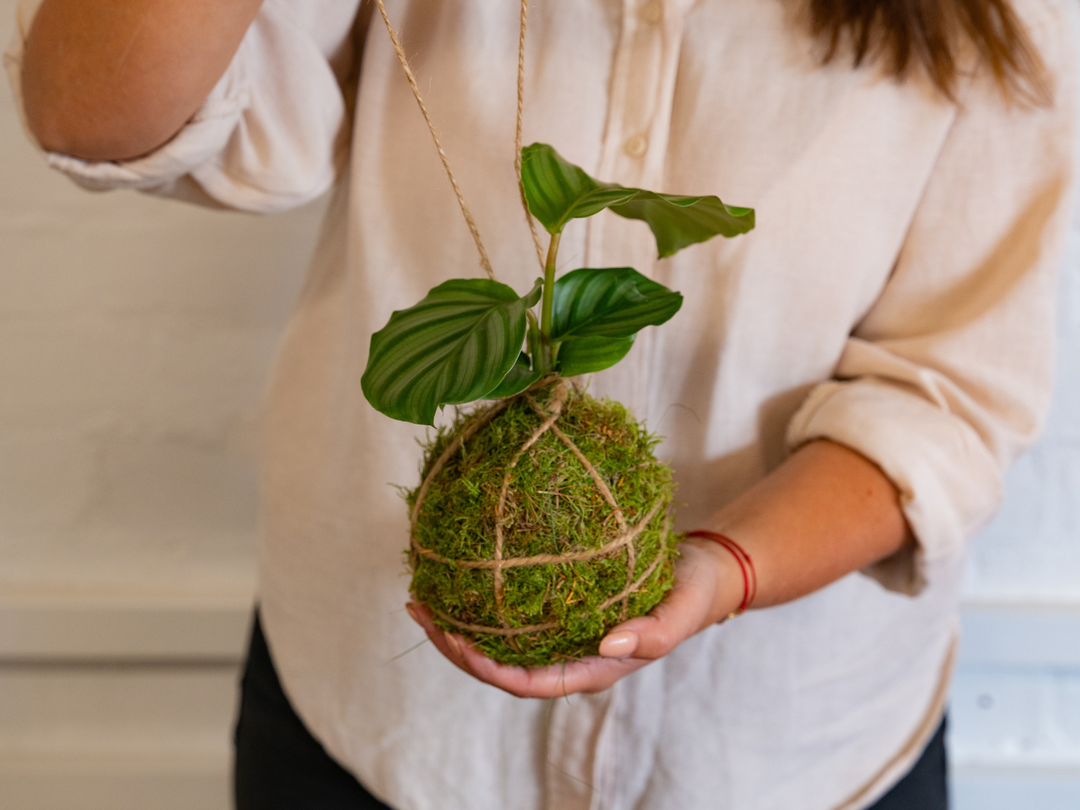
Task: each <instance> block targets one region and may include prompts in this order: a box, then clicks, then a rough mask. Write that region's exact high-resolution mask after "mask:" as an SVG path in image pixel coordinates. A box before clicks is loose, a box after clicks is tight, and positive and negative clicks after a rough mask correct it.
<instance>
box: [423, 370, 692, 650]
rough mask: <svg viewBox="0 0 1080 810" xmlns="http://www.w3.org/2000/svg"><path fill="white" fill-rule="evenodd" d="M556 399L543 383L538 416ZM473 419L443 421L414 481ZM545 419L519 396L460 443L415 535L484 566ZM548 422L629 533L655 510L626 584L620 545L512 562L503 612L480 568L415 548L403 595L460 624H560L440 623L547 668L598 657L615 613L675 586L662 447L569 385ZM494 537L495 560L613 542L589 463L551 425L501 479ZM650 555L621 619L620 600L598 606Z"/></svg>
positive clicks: (613, 521)
mask: <svg viewBox="0 0 1080 810" xmlns="http://www.w3.org/2000/svg"><path fill="white" fill-rule="evenodd" d="M553 392H554V386H553V385H550V384H549V385H548V386H547V387H545V388H541V389H539V390H535V391H533V392H532V396H533V397H534V398H535V399H534V401H535V402H537V403H539V404H540V405H541V407H543V408H547V407H549V403H550V402H551V400H552V397H553V395H554V394H553ZM474 418H475V416H474V414H462V415H459V417H458V419H457V420H456V422H455V423H454V425H453V426H452V427H450V428H449V429H444V430H440V431H439V432H438V434H437V435H436V436H435V437H434V439H433V440H432V441H431V442H430V443H429V444H428V445H427V446H426V447H425V458H424V463H423V469H422V476H421V480H423V479H424V478H426V477H427V475H428V473H429V472H430V470H431V469H432V466H433V465H434V463H435V460H436V459H437V458H439V456H440V455H441V454H442V453H443V451H444V450H445V449H446V448H447V447H448V446H449V445H450V444H451V443H452V442H453V441H454V439H455V437H456V436H457V435H458V434H459V433H460V431H461V430H462V429H464V428H466V426H467V425H468V424H469V423H470V420H472V419H474ZM542 421H543V420H542V418H541V416H540V415H539V414H538V413H537V412H536V410H535V409H534V408H533V406H532V405H531V404H530V403H529V401H528V399H527V398H526V397H525V396H518V397H515V398H513V399H512V400H510V401H509V403H508V404H507V405H506V407H505V408H504V409H503V410H502V411H501V412H500V413H499V414H498V415H497V416H495V417H494V418H493V419H491V421H489V422H488V423H487V424H486V425H484V426H483V427H482V428H481V429H480V430H479V431H478V432H477V433H476V434H475V435H474V436H472V437H471V438H469V439H467V440H466V441H465V442H464V443H463V445H462V447H461V448H460V449H459V450H458V451H456V452H455V453H453V454H452V455H451V456H450V458H449V459H448V461H447V462H446V465H445V466H444V468H443V469H442V470H441V471H440V472H439V473H438V474H437V475H436V476H435V477H434V478H433V480H432V482H431V484H430V486H429V489H428V491H427V493H426V494H425V496H424V498H423V502H422V504H421V508H420V510H419V513H418V516H417V522H416V530H415V537H414V541H415V542H416V543H418V544H419V545H420V546H421V547H422V548H424V549H427V550H430V551H432V552H435V553H436V554H438V555H441V556H442V557H445V558H448V559H450V560H456V561H469V560H471V561H482V560H491V559H492V557H493V555H494V550H495V521H496V512H497V506H498V502H499V493H500V490H501V488H502V485H503V479H504V477H505V475H506V470H507V468H508V467H509V465H510V464H511V462H512V460H513V458H514V456H515V455H516V454H517V453H518V451H519V450H520V449H521V447H522V446H523V445H524V444H525V443H526V442H527V441H528V440H529V438H530V436H532V435H533V434H534V432H535V431H536V429H537V428H538V426H539V425H540V424H541V423H542ZM556 424H557V426H558V427H559V429H560V430H561V431H562V432H563V433H564V434H565V435H566V436H567V437H568V438H569V439H570V440H571V441H572V442H573V443H574V444H575V445H576V446H577V447H578V448H579V449H580V450H581V451H582V453H583V454H584V455H585V456H586V457H587V458H588V459H589V460H590V461H591V462H592V464H593V465H594V467H595V468H596V470H597V471H598V472H599V474H600V476H601V477H602V479H603V480H604V481H605V483H606V484H607V486H608V488H609V490H610V492H611V493H612V495H613V496H614V498H615V500H616V502H617V503H618V504H619V506H620V507H621V509H622V512H623V515H624V516H625V521H626V523H627V524H628V525H629V526H635V525H637V524H638V523H639V522H641V521H643V520H644V519H645V518H646V516H647V515H648V514H649V512H650V511H651V510H654V509H655V512H654V515H653V517H652V518H651V519H650V520H649V521H648V523H647V525H646V527H645V528H644V529H643V530H642V531H641V532H640V533H639V534H638V535H637V536H636V538H635V539H634V541H633V546H634V550H635V554H634V556H635V557H636V559H635V561H634V566H633V575H632V576H629V575H628V574H629V572H628V563H629V556H628V554H627V550H626V548H625V547H624V548H619V549H616V550H614V551H612V552H609V553H608V554H605V555H602V556H598V557H593V558H591V559H587V560H578V561H573V562H565V561H562V562H557V563H542V564H537V565H530V566H522V567H515V568H508V569H505V571H504V578H505V579H504V597H503V604H502V611H501V613H502V616H501V618H500V612H499V610H497V607H496V604H495V596H494V593H495V592H494V584H493V582H494V577H493V573H492V571H491V570H490V569H477V568H465V567H461V566H460V565H455V564H453V563H447V562H440V561H437V560H432V559H430V558H429V557H427V556H425V555H422V554H419V553H417V552H416V551H415V550H413V551H412V552H411V553H410V563H411V565H412V569H413V580H412V592H413V594H414V595H415V597H416V598H417V599H418V600H419V601H421V602H423V603H424V604H426V605H428V606H429V607H431V608H433V609H434V610H435V611H437V612H441V613H443V614H445V615H447V616H450V617H452V618H453V619H455V620H456V621H458V622H463V623H466V624H470V625H478V626H484V627H492V628H500V627H510V628H520V627H528V626H532V625H540V624H549V623H553V622H554V623H557V624H558V626H557V627H554V628H552V629H547V630H542V631H539V632H529V633H524V634H520V635H513V636H505V635H496V634H491V633H483V632H470V631H462V630H461V629H460V628H459V627H456V626H454V625H453V624H452V623H450V622H448V621H445V620H441V619H439V620H437V622H436V623H437V624H440V626H442V627H444V628H445V629H447V630H452V631H454V632H463V634H464V635H466V636H469V637H471V638H473V639H474V640H475V642H476V644H477V645H478V646H479V647H480V648H481V649H482V650H483V651H484V652H485V653H486V654H487V655H489V656H491V657H492V658H494V659H495V660H497V661H501V662H503V663H507V664H514V665H519V666H544V665H547V664H551V663H556V662H559V661H564V660H567V659H573V658H580V657H582V656H586V655H595V654H596V652H597V647H598V644H599V641H600V639H601V638H602V637H603V635H604V633H605V632H606V631H607V629H609V628H610V627H612V626H614V625H616V624H618V623H619V622H620V621H622V620H623V619H624V618H629V617H633V616H637V615H641V614H643V613H647V612H648V611H649V610H651V609H652V608H653V606H655V605H656V604H657V603H658V602H659V601H660V599H661V598H662V597H663V595H664V594H665V593H666V592H667V591H668V590H669V589H670V587H671V584H672V579H673V577H672V568H673V563H674V557H675V551H674V543H675V538H674V536H673V535H672V534H671V533H670V532H668V531H667V516H666V512H667V509H668V506H669V505H670V503H671V499H672V483H671V471H670V469H669V468H668V467H667V466H666V465H664V464H661V463H660V462H658V461H657V460H656V458H655V456H654V455H653V449H654V448H655V446H656V445H657V443H658V442H659V439H658V438H657V437H656V436H653V435H651V434H649V433H648V432H647V431H646V430H645V429H644V428H643V427H642V426H641V425H639V424H638V423H637V422H636V421H635V420H634V419H633V417H632V416H631V415H630V414H629V412H628V411H627V410H626V409H625V408H624V407H623V406H622V405H619V404H618V403H615V402H611V401H609V400H597V399H594V398H592V397H590V396H588V395H587V394H582V393H578V392H576V391H573V390H570V391H569V393H568V398H567V401H566V404H565V406H564V407H563V411H562V415H561V417H560V418H559V420H558V422H557V423H556ZM419 492H420V488H419V487H418V488H417V489H416V490H413V491H412V492H410V493H408V495H407V500H408V503H409V508H410V511H411V510H412V509H413V507H414V506H415V504H416V500H417V497H418V494H419ZM503 530H504V550H503V558H504V559H509V558H520V557H533V556H536V555H544V554H554V555H568V554H574V553H582V552H588V551H590V550H595V549H599V548H601V547H602V546H604V545H605V544H608V543H612V542H613V541H615V540H617V539H618V538H619V537H620V536H622V534H623V532H622V530H621V529H620V526H619V523H618V521H617V518H616V515H615V511H614V510H613V509H612V507H611V506H610V504H609V503H608V502H607V501H606V500H605V498H604V497H603V495H602V494H601V491H600V488H599V487H598V486H597V484H596V483H595V481H594V480H593V479H592V477H591V476H590V474H589V472H588V470H587V469H586V467H585V465H584V464H582V462H581V461H580V460H579V459H578V458H576V457H575V455H574V454H573V453H572V452H571V451H570V450H569V449H568V448H567V447H566V445H565V444H564V443H563V442H562V441H560V440H559V439H558V438H557V437H556V435H555V434H554V433H553V432H551V431H548V432H546V433H544V434H543V435H542V436H541V437H540V439H539V440H538V441H536V443H535V444H534V445H533V446H532V447H531V448H529V450H528V451H526V452H525V453H524V454H523V455H522V456H521V458H520V460H519V461H518V463H517V465H516V467H515V468H514V469H513V470H512V472H511V479H510V486H509V489H508V493H507V498H506V505H505V508H504V511H503ZM658 555H661V559H660V560H659V564H658V565H657V566H656V567H655V569H654V571H653V572H652V573H651V574H650V575H649V576H648V577H647V578H646V579H645V580H644V581H643V582H642V583H641V584H640V585H639V586H638V587H637V588H636V589H634V590H633V591H632V592H631V593H630V594H629V597H628V599H627V605H626V607H627V610H626V613H625V614H624V605H623V601H622V600H621V599H619V600H617V601H615V602H614V603H613V604H611V605H609V606H608V607H606V608H604V607H603V604H604V603H605V601H611V600H612V598H613V597H617V596H618V595H619V594H622V593H623V592H624V591H625V589H626V588H627V583H628V582H633V581H637V580H638V579H640V578H641V577H642V576H643V575H644V574H645V572H646V571H647V570H648V569H649V567H650V566H651V565H652V564H653V563H654V561H657V557H658Z"/></svg>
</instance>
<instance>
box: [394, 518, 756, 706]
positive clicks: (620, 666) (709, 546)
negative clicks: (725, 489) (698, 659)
mask: <svg viewBox="0 0 1080 810" xmlns="http://www.w3.org/2000/svg"><path fill="white" fill-rule="evenodd" d="M680 549H681V551H682V557H681V558H680V559H679V561H678V563H676V569H675V572H676V580H675V586H674V587H673V588H672V589H671V592H670V593H668V595H667V597H666V598H665V599H664V601H663V602H661V603H660V604H659V605H657V606H656V607H655V608H654V609H653V611H652V612H651V613H649V614H648V615H647V616H639V617H638V618H636V619H631V620H630V621H627V622H623V623H622V624H620V625H618V626H617V627H614V628H612V629H611V631H610V632H609V633H608V634H607V635H606V636H605V637H604V639H603V641H601V642H600V655H598V656H592V657H589V658H584V659H582V660H580V661H571V662H568V663H566V664H554V665H552V666H549V667H536V668H530V669H527V668H525V667H511V666H506V665H504V664H499V663H496V662H495V661H493V660H491V659H490V658H488V657H487V656H486V655H484V654H483V653H482V652H480V651H479V650H477V649H476V648H474V647H473V646H472V644H470V643H469V642H468V641H467V640H466V639H464V638H462V637H461V636H459V635H457V634H456V633H447V632H445V631H443V630H440V629H439V628H437V627H436V626H435V625H434V623H433V622H432V621H431V614H430V612H428V610H427V608H425V607H424V606H423V605H419V604H416V603H410V604H409V605H408V610H409V615H410V616H412V617H413V618H414V619H415V620H416V621H417V622H418V623H419V624H420V625H421V626H422V627H423V628H424V631H425V632H426V633H427V635H428V638H430V639H431V641H432V643H433V644H434V645H435V646H436V647H438V648H439V651H440V652H441V653H442V654H443V655H445V656H446V657H447V658H449V659H450V661H452V662H453V663H454V665H455V666H457V667H458V668H460V669H462V670H464V671H465V672H468V673H469V674H470V675H472V676H474V677H476V678H479V679H480V680H482V681H484V682H485V683H489V684H491V685H492V686H497V687H499V688H500V689H503V690H505V691H507V692H509V693H510V694H512V695H516V696H517V697H536V698H552V697H561V696H563V695H571V694H574V693H575V692H601V691H603V690H604V689H607V688H608V687H610V686H612V685H613V684H614V683H615V682H616V681H617V680H619V679H620V678H622V677H624V676H626V675H629V674H630V673H631V672H635V671H636V670H639V669H641V668H642V667H643V666H645V665H646V664H648V663H650V662H651V661H655V660H656V659H657V658H661V657H663V656H665V655H667V654H668V653H669V652H671V651H672V650H674V649H675V648H676V647H677V646H678V645H679V644H681V643H682V642H683V641H685V640H686V639H688V638H690V636H692V635H694V634H695V633H697V632H698V631H700V630H703V629H704V628H706V627H708V626H709V625H710V624H713V623H715V622H717V621H719V620H720V619H721V618H723V617H724V616H727V615H728V614H730V613H731V612H732V611H734V610H735V608H737V607H738V605H739V604H740V602H741V601H742V598H743V593H742V590H743V584H742V574H741V572H740V571H739V569H738V568H737V567H735V568H733V567H732V566H733V565H734V561H733V560H731V559H725V555H727V552H726V551H724V550H723V549H722V548H720V547H719V546H717V545H716V544H715V543H712V542H711V541H708V540H699V539H697V538H691V539H690V540H688V541H687V542H685V543H683V544H682V546H681V547H680Z"/></svg>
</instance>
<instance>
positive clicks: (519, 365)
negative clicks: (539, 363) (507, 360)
mask: <svg viewBox="0 0 1080 810" xmlns="http://www.w3.org/2000/svg"><path fill="white" fill-rule="evenodd" d="M539 379H540V369H538V368H536V369H534V368H532V365H531V362H530V360H529V355H527V354H525V352H522V353H521V354H519V355H518V359H517V362H516V363H514V367H513V368H512V369H510V371H509V372H508V373H507V375H506V376H505V377H503V379H502V382H501V383H499V384H498V385H497V386H496V387H495V390H493V391H489V392H488V393H487V398H488V399H503V398H505V397H512V396H514V394H520V393H521V392H522V391H524V390H525V389H526V388H528V387H529V386H530V385H532V384H533V383H534V382H536V381H537V380H539Z"/></svg>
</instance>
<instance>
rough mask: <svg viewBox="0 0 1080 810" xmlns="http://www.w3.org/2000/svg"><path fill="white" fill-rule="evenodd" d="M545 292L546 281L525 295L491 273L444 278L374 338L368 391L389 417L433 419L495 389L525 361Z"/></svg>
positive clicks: (426, 422)
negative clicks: (533, 311) (534, 312)
mask: <svg viewBox="0 0 1080 810" xmlns="http://www.w3.org/2000/svg"><path fill="white" fill-rule="evenodd" d="M540 291H541V285H540V282H537V284H536V286H535V287H534V288H533V290H532V291H531V292H530V293H529V294H528V295H526V296H525V297H524V298H522V297H520V296H518V294H517V293H515V292H514V291H513V290H512V289H511V288H510V287H507V286H506V285H505V284H500V283H498V282H496V281H489V280H487V279H454V280H452V281H447V282H444V283H443V284H440V285H439V286H438V287H435V288H434V289H433V290H431V292H429V293H428V294H427V297H425V298H424V300H423V301H421V302H420V303H419V304H417V305H416V306H414V307H411V308H410V309H405V310H400V311H398V312H395V313H394V314H393V315H391V316H390V322H389V323H387V325H386V326H385V327H383V329H381V330H380V331H378V332H376V333H375V334H374V335H372V336H371V353H370V355H369V357H368V364H367V369H366V370H365V371H364V376H363V377H362V378H361V379H360V385H361V387H362V388H363V391H364V396H366V397H367V399H368V402H370V403H371V404H372V406H373V407H374V408H375V409H376V410H378V411H381V412H382V413H384V414H386V415H387V416H391V417H393V418H394V419H400V420H401V421H403V422H415V423H416V424H420V425H430V424H432V423H433V422H434V419H435V413H436V411H437V410H438V409H439V408H440V407H442V406H443V405H450V404H457V403H462V402H472V401H474V400H477V399H480V398H481V397H483V396H485V395H487V394H488V393H489V392H491V391H492V390H494V389H495V387H496V386H498V385H499V383H500V382H502V380H503V378H504V377H506V375H507V373H508V372H509V371H510V369H511V368H513V366H514V364H515V362H516V361H517V359H518V355H519V354H520V352H521V346H522V343H523V342H524V340H525V323H526V321H525V310H527V309H528V308H529V307H531V306H533V305H535V304H536V302H537V301H538V300H540Z"/></svg>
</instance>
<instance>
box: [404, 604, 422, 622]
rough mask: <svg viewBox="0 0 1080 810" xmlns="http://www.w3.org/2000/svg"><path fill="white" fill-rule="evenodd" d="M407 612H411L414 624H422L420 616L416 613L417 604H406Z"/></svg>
mask: <svg viewBox="0 0 1080 810" xmlns="http://www.w3.org/2000/svg"><path fill="white" fill-rule="evenodd" d="M405 610H407V611H408V612H409V615H410V616H412V620H413V621H414V622H416V623H417V624H420V614H419V613H417V612H416V605H415V604H413V603H412V602H406V603H405Z"/></svg>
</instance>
